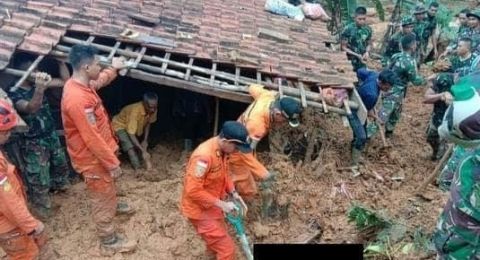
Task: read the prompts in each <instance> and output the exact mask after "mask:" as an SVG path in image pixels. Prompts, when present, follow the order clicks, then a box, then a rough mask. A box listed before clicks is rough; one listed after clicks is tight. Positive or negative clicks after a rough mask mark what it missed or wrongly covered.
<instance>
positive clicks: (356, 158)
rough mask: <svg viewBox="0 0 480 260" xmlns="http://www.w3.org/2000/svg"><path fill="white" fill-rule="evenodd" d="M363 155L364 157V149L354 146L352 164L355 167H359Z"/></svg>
mask: <svg viewBox="0 0 480 260" xmlns="http://www.w3.org/2000/svg"><path fill="white" fill-rule="evenodd" d="M361 157H362V151H361V150H358V149H356V148H352V166H353V167H358V164H359V163H360V158H361Z"/></svg>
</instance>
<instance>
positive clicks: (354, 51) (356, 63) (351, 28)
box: [340, 7, 372, 71]
mask: <svg viewBox="0 0 480 260" xmlns="http://www.w3.org/2000/svg"><path fill="white" fill-rule="evenodd" d="M366 14H367V9H366V8H365V7H358V8H357V9H356V10H355V22H354V23H351V24H349V25H347V26H346V27H345V29H344V30H343V32H342V34H341V36H340V38H341V39H340V40H341V47H342V50H343V51H345V52H347V57H348V59H349V60H350V61H351V62H352V66H353V69H354V71H357V70H358V69H360V68H365V67H366V64H365V62H366V61H367V60H368V59H369V58H370V53H369V52H370V47H371V43H372V28H371V27H370V26H368V25H367V24H366V23H365V22H366Z"/></svg>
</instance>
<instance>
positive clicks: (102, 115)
mask: <svg viewBox="0 0 480 260" xmlns="http://www.w3.org/2000/svg"><path fill="white" fill-rule="evenodd" d="M96 53H97V50H96V49H95V48H94V47H92V46H85V45H75V46H73V47H72V49H71V51H70V54H69V60H70V64H71V65H72V67H73V75H72V77H71V78H70V79H69V80H68V81H67V82H66V83H65V87H64V90H63V96H62V103H61V110H62V120H63V127H64V130H65V139H66V143H67V150H68V153H69V155H70V158H71V160H72V165H73V167H74V168H75V170H76V172H78V173H80V174H81V175H82V176H83V178H84V180H85V183H86V186H87V192H88V195H89V200H90V203H91V211H92V212H91V213H92V217H93V222H94V223H95V226H96V229H97V235H98V237H99V238H100V249H101V253H102V254H109V255H110V254H112V253H116V252H129V251H133V250H135V248H136V243H134V242H129V241H128V240H127V239H126V238H123V237H121V236H120V235H118V234H117V232H116V231H115V227H114V224H113V218H114V217H115V214H131V213H133V209H132V208H130V207H129V206H128V205H127V204H125V203H117V195H116V187H115V179H116V178H118V177H119V176H120V175H121V174H122V169H121V168H120V161H119V160H118V158H117V156H116V152H117V150H118V145H117V141H116V139H115V137H114V136H115V135H114V132H113V128H112V126H111V123H110V121H109V117H108V114H107V111H106V110H105V108H104V106H103V104H102V100H101V99H100V97H99V96H98V94H97V90H98V89H100V88H102V87H104V86H107V85H108V84H110V83H111V82H112V81H113V80H114V79H115V78H116V76H117V71H118V70H119V69H122V68H125V67H126V66H125V60H124V59H123V58H114V59H113V60H112V65H111V66H110V67H109V68H106V69H104V70H103V71H101V67H100V65H99V61H98V59H97V58H96Z"/></svg>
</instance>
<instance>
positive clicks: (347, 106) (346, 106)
mask: <svg viewBox="0 0 480 260" xmlns="http://www.w3.org/2000/svg"><path fill="white" fill-rule="evenodd" d="M343 106H344V107H345V111H346V112H347V115H351V114H352V110H351V109H350V106H349V105H348V100H347V99H344V100H343Z"/></svg>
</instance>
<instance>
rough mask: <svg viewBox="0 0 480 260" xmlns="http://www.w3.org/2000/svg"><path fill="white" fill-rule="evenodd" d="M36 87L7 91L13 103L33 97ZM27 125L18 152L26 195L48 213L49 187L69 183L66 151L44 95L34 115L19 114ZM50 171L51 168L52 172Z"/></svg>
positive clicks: (57, 187)
mask: <svg viewBox="0 0 480 260" xmlns="http://www.w3.org/2000/svg"><path fill="white" fill-rule="evenodd" d="M34 92H35V89H34V88H32V89H30V90H26V89H23V88H18V89H17V90H16V91H14V92H10V97H11V99H12V100H13V102H14V103H17V102H18V101H19V100H26V101H29V100H31V99H32V97H33V94H34ZM20 116H21V117H22V118H23V119H24V120H25V122H26V123H27V125H28V126H29V131H28V132H27V133H24V134H23V140H22V142H21V151H22V157H23V161H24V162H25V172H24V173H23V175H24V179H25V180H26V182H27V188H28V196H29V200H30V202H31V203H32V205H33V206H34V207H35V209H36V210H37V211H40V212H39V213H41V214H42V213H45V214H49V210H50V209H51V201H50V197H49V194H48V192H49V190H50V189H51V188H52V189H61V188H63V187H65V186H66V185H67V184H68V171H69V168H68V164H67V159H66V156H65V150H64V148H63V147H62V146H61V144H60V140H59V138H58V135H57V132H56V131H55V123H54V120H53V117H52V115H51V113H50V107H49V105H48V102H47V100H46V98H45V97H44V98H43V101H42V106H41V108H40V109H39V110H38V111H37V112H36V113H34V114H25V113H20ZM51 170H52V171H51Z"/></svg>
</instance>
